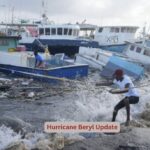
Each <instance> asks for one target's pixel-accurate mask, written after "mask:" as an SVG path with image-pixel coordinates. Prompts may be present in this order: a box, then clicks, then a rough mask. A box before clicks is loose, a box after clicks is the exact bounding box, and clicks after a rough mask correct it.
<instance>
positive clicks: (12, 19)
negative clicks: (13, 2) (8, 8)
mask: <svg viewBox="0 0 150 150" xmlns="http://www.w3.org/2000/svg"><path fill="white" fill-rule="evenodd" d="M11 23H12V24H13V23H14V6H13V7H12V16H11Z"/></svg>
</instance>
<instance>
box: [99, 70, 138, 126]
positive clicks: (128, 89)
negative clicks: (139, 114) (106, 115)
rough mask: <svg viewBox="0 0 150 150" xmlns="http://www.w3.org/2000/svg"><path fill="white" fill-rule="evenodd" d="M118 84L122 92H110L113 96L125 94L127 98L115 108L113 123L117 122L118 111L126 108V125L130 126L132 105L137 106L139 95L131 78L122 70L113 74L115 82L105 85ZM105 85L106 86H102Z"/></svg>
mask: <svg viewBox="0 0 150 150" xmlns="http://www.w3.org/2000/svg"><path fill="white" fill-rule="evenodd" d="M111 84H116V85H117V86H118V87H119V88H120V90H119V91H116V92H114V91H113V90H110V91H109V92H110V93H112V94H120V93H124V94H125V97H124V98H123V99H122V100H121V101H120V102H119V103H118V104H117V105H116V106H115V107H114V111H113V116H112V121H115V120H116V117H117V114H118V111H119V110H120V109H122V108H124V107H125V108H126V112H127V119H126V123H125V125H126V126H128V125H129V123H130V104H136V103H138V102H139V93H138V92H137V90H136V89H135V88H134V84H133V82H132V80H131V79H130V77H129V76H127V75H125V74H124V73H123V70H122V69H117V70H115V72H114V74H113V81H109V82H108V83H107V84H105V85H111ZM101 85H104V84H101Z"/></svg>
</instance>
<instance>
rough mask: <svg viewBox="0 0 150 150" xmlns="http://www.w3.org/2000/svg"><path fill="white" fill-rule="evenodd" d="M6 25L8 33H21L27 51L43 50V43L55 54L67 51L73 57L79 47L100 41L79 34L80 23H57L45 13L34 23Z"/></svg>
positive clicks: (95, 44) (90, 45)
mask: <svg viewBox="0 0 150 150" xmlns="http://www.w3.org/2000/svg"><path fill="white" fill-rule="evenodd" d="M1 25H3V26H4V25H6V27H7V28H6V35H20V36H21V39H20V40H19V44H20V45H25V46H26V48H27V51H33V50H35V49H38V51H41V52H43V48H41V45H44V46H47V47H48V49H49V52H50V53H51V54H52V55H54V54H57V53H65V55H67V56H70V57H73V56H74V55H75V54H76V53H78V52H79V47H80V46H84V47H93V48H94V47H98V42H96V41H94V40H91V39H87V38H83V37H81V36H80V35H79V34H80V33H79V32H80V25H79V24H70V23H67V24H55V23H54V22H52V21H49V20H48V18H47V16H46V15H45V14H43V15H42V20H40V21H39V22H37V21H36V22H34V23H33V24H21V23H20V24H19V23H16V24H15V23H14V24H1Z"/></svg>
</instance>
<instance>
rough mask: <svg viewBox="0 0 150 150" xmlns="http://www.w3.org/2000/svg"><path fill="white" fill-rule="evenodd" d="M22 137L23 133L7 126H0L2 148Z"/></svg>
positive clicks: (0, 146) (0, 144)
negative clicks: (18, 132)
mask: <svg viewBox="0 0 150 150" xmlns="http://www.w3.org/2000/svg"><path fill="white" fill-rule="evenodd" d="M19 139H21V135H20V134H17V133H15V132H14V131H13V130H12V129H10V128H7V127H6V126H1V127H0V149H4V148H6V146H7V145H8V144H10V143H12V142H16V141H18V140H19Z"/></svg>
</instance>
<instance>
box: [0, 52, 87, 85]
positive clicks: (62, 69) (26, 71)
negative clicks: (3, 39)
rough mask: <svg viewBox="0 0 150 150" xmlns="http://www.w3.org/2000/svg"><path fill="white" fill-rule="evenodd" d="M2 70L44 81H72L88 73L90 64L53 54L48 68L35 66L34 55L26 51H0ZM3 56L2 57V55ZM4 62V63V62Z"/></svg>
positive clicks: (48, 61) (0, 66)
mask: <svg viewBox="0 0 150 150" xmlns="http://www.w3.org/2000/svg"><path fill="white" fill-rule="evenodd" d="M0 55H1V56H3V59H1V60H0V72H3V73H6V74H12V75H14V76H19V77H27V78H33V79H36V80H39V81H42V82H48V83H53V82H58V81H72V79H77V78H80V77H86V76H87V75H88V65H84V64H74V63H69V62H66V61H65V60H60V59H58V58H59V57H55V56H53V57H52V56H51V58H50V59H47V60H46V61H45V62H46V63H47V67H46V68H34V62H35V60H34V57H33V56H31V55H29V56H27V57H26V55H27V53H26V52H21V53H19V52H13V53H7V52H0ZM1 58H2V57H1ZM2 62H3V63H2Z"/></svg>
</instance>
